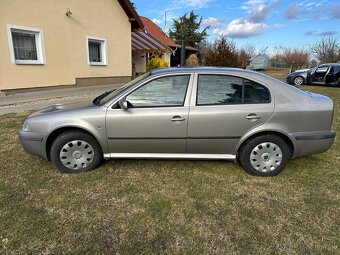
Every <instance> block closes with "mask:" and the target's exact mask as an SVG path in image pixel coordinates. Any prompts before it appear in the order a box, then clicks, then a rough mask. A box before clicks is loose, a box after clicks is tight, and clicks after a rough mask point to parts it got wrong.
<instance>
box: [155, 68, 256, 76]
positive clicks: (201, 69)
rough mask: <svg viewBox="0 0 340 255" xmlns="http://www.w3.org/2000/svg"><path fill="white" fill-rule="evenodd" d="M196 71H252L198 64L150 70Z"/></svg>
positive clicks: (158, 71) (164, 71)
mask: <svg viewBox="0 0 340 255" xmlns="http://www.w3.org/2000/svg"><path fill="white" fill-rule="evenodd" d="M198 71H209V72H225V71H238V72H249V73H253V71H249V70H244V69H240V68H231V67H212V66H200V67H170V68H159V69H155V70H152V71H151V74H162V73H177V72H198Z"/></svg>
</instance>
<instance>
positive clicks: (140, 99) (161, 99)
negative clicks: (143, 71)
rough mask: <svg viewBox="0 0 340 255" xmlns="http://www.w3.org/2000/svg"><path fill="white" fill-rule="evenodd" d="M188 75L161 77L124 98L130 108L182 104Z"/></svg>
mask: <svg viewBox="0 0 340 255" xmlns="http://www.w3.org/2000/svg"><path fill="white" fill-rule="evenodd" d="M189 79H190V75H176V76H168V77H161V78H158V79H155V80H152V81H150V82H148V83H147V84H145V85H143V86H142V87H140V88H138V89H136V90H135V91H133V92H132V93H130V94H129V95H128V96H127V97H126V100H127V101H128V104H129V106H130V107H132V108H142V107H176V106H183V105H184V100H185V95H186V92H187V88H188V84H189Z"/></svg>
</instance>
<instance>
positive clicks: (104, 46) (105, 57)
mask: <svg viewBox="0 0 340 255" xmlns="http://www.w3.org/2000/svg"><path fill="white" fill-rule="evenodd" d="M91 41H92V42H99V43H100V55H101V58H102V59H101V60H102V61H101V62H92V61H91V60H90V48H89V43H90V42H91ZM86 53H87V56H86V58H87V64H88V65H89V66H107V65H108V51H107V40H106V38H101V37H96V36H86Z"/></svg>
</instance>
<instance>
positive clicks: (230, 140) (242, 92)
mask: <svg viewBox="0 0 340 255" xmlns="http://www.w3.org/2000/svg"><path fill="white" fill-rule="evenodd" d="M195 80H196V83H197V85H196V86H194V89H193V96H192V101H191V104H190V113H189V114H190V117H189V125H188V142H187V151H188V153H215V154H232V152H233V150H234V148H235V146H236V145H237V143H238V142H239V140H240V138H241V137H242V136H243V135H244V134H245V133H247V132H248V131H249V130H250V129H252V128H254V127H256V126H259V125H262V124H264V123H266V122H267V121H268V119H269V118H270V116H271V115H272V113H273V111H274V101H273V98H272V97H271V93H270V90H269V89H268V88H267V87H266V86H263V85H261V84H259V83H256V82H254V81H251V80H249V79H245V78H242V77H238V76H235V75H224V74H204V73H202V74H197V76H196V77H195Z"/></svg>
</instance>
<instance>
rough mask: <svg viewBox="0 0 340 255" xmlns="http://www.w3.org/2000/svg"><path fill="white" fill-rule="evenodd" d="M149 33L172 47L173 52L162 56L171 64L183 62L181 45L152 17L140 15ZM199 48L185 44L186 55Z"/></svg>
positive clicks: (176, 64) (175, 64)
mask: <svg viewBox="0 0 340 255" xmlns="http://www.w3.org/2000/svg"><path fill="white" fill-rule="evenodd" d="M140 18H141V20H142V23H143V25H144V27H145V30H146V31H147V33H149V34H151V35H152V36H154V37H155V38H157V39H158V40H160V41H161V42H162V43H164V44H165V45H167V46H168V47H170V48H171V50H172V52H171V53H172V54H167V55H163V56H162V58H164V59H165V60H167V61H168V63H169V65H170V66H175V67H176V66H178V65H179V64H180V63H181V45H179V44H177V43H175V42H174V41H173V40H172V39H171V38H170V37H168V36H167V35H166V33H165V32H164V31H163V30H162V29H161V28H160V27H159V26H157V25H156V24H155V23H153V22H152V21H151V20H150V19H148V18H145V17H142V16H141V17H140ZM198 52H199V50H198V49H195V48H193V47H190V46H185V57H186V58H188V56H190V55H191V54H193V53H198Z"/></svg>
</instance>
